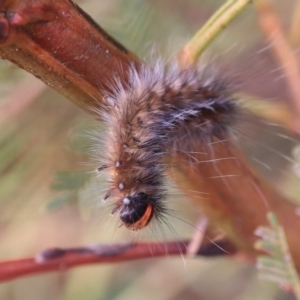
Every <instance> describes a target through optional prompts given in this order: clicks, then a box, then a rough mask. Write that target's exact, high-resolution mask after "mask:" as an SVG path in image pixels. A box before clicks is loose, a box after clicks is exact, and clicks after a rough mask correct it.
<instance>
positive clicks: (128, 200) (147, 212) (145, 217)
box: [120, 192, 154, 231]
mask: <svg viewBox="0 0 300 300" xmlns="http://www.w3.org/2000/svg"><path fill="white" fill-rule="evenodd" d="M149 198H150V197H149V195H147V194H146V193H144V192H138V193H136V194H134V195H132V196H128V197H125V198H123V200H122V206H121V208H120V219H121V221H122V224H123V225H124V226H125V227H126V228H128V229H130V230H134V231H135V230H139V229H142V228H144V227H145V226H147V225H148V224H149V222H150V221H151V219H152V217H153V212H154V210H153V205H152V204H151V203H149V200H150V199H149Z"/></svg>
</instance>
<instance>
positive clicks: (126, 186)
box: [96, 62, 240, 230]
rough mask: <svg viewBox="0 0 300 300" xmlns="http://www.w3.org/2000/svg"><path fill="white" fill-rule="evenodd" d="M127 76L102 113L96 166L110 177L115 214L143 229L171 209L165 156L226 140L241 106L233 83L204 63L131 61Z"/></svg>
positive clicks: (122, 221)
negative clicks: (138, 63)
mask: <svg viewBox="0 0 300 300" xmlns="http://www.w3.org/2000/svg"><path fill="white" fill-rule="evenodd" d="M129 82H130V83H129V84H128V85H126V86H124V85H123V84H122V83H121V82H120V81H119V80H117V79H116V82H115V85H114V89H113V91H114V92H113V93H111V94H109V95H108V96H107V99H106V100H107V103H108V106H107V107H106V108H105V109H101V111H99V113H100V114H101V115H102V119H103V120H104V121H105V122H106V124H107V126H108V132H107V133H106V136H105V137H104V140H105V142H104V147H105V151H104V152H105V153H104V158H103V161H102V163H101V166H100V167H99V168H98V169H97V171H98V172H102V171H106V173H107V175H108V177H109V182H108V185H109V189H108V192H107V193H106V195H105V196H104V200H109V201H113V203H114V208H113V211H112V214H114V213H116V212H118V213H119V215H120V220H121V223H122V224H123V225H125V226H126V227H127V228H129V229H131V230H138V229H141V228H143V227H145V226H146V225H148V224H149V222H150V221H151V220H152V219H153V218H154V219H160V218H161V217H162V216H163V215H164V214H165V212H166V204H165V202H164V200H165V197H166V190H165V186H164V181H165V178H164V177H165V171H166V164H165V163H164V157H165V156H166V154H167V153H170V152H171V151H175V152H176V151H179V152H180V151H182V152H189V151H191V148H193V147H194V146H195V144H197V143H200V144H209V143H210V142H213V141H214V139H217V140H222V139H224V138H225V136H227V134H228V132H229V131H230V130H231V129H230V128H231V125H233V124H234V123H235V121H236V119H237V118H238V116H239V113H240V112H239V111H240V108H239V107H238V106H237V99H235V98H234V97H233V96H232V95H233V87H231V86H230V84H229V83H228V82H227V81H225V80H224V79H220V78H218V77H216V76H215V74H214V72H213V71H212V70H210V69H209V68H207V67H203V66H202V67H199V66H193V67H190V68H188V69H184V70H182V69H181V68H180V67H179V66H178V65H175V66H173V67H172V68H167V67H166V66H165V65H164V64H163V63H162V62H159V63H157V64H156V65H155V66H154V67H153V68H151V67H150V66H147V65H145V64H144V65H143V66H142V67H141V68H140V69H139V70H136V69H135V68H134V67H131V70H130V81H129ZM103 111H104V112H103ZM187 138H188V140H189V142H187V141H186V139H187ZM96 151H97V150H96ZM102 155H103V154H102Z"/></svg>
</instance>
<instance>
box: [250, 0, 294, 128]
mask: <svg viewBox="0 0 300 300" xmlns="http://www.w3.org/2000/svg"><path fill="white" fill-rule="evenodd" d="M255 3H256V6H255V7H256V9H257V12H258V17H259V23H260V27H261V29H262V31H263V33H264V34H265V36H266V38H267V40H269V42H270V45H271V48H270V49H271V51H272V52H273V54H274V56H275V58H276V60H277V61H278V63H279V65H280V67H281V69H282V71H283V73H284V74H285V78H286V81H287V84H288V87H289V91H290V95H291V98H292V101H293V103H292V104H293V108H294V111H295V114H294V115H295V116H294V119H295V120H293V123H295V124H294V127H295V129H296V130H297V131H299V132H300V124H299V121H297V119H298V118H299V116H300V84H299V82H300V69H299V63H298V61H297V59H296V57H295V54H294V53H293V51H292V49H291V47H290V46H289V44H288V42H287V40H286V37H285V34H284V32H283V30H282V27H281V24H280V20H279V17H278V16H277V14H276V12H275V10H274V9H273V7H272V6H271V4H270V2H269V1H268V0H257V1H256V2H255ZM293 123H292V126H293Z"/></svg>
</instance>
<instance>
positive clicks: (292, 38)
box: [288, 0, 300, 48]
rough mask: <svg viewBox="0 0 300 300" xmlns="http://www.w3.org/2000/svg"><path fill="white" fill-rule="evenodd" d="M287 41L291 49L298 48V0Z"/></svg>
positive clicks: (299, 19) (299, 14)
mask: <svg viewBox="0 0 300 300" xmlns="http://www.w3.org/2000/svg"><path fill="white" fill-rule="evenodd" d="M288 39H289V42H290V45H291V46H292V47H295V48H296V47H299V46H300V0H298V1H297V3H296V7H295V10H294V15H293V17H292V21H291V28H290V30H289V37H288Z"/></svg>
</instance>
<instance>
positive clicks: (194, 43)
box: [179, 0, 251, 66]
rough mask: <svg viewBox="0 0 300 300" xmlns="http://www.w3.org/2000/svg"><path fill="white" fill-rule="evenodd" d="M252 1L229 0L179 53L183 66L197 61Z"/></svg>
mask: <svg viewBox="0 0 300 300" xmlns="http://www.w3.org/2000/svg"><path fill="white" fill-rule="evenodd" d="M250 2H251V0H228V1H227V2H226V3H225V4H224V5H223V6H221V7H220V8H219V9H218V10H217V11H216V12H215V13H214V14H213V15H212V16H211V18H210V19H209V20H208V21H207V22H206V23H205V25H204V26H203V27H202V28H201V29H200V30H199V31H198V32H197V33H196V34H195V35H194V37H193V38H192V39H191V40H190V41H189V42H188V43H187V44H186V45H185V46H184V48H183V49H182V51H181V52H180V54H179V61H180V63H181V64H182V65H183V66H185V65H191V64H193V63H195V62H196V61H197V59H198V57H199V56H200V54H201V53H202V52H203V51H204V50H205V49H206V47H208V46H209V45H210V43H211V42H212V40H213V39H215V38H216V37H217V36H218V34H219V33H220V32H221V31H222V30H224V28H225V27H226V26H227V25H228V24H229V23H230V22H231V21H232V20H233V19H234V18H235V17H236V16H238V15H239V14H240V13H241V11H243V10H244V9H245V8H246V6H247V5H248V4H249V3H250Z"/></svg>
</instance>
